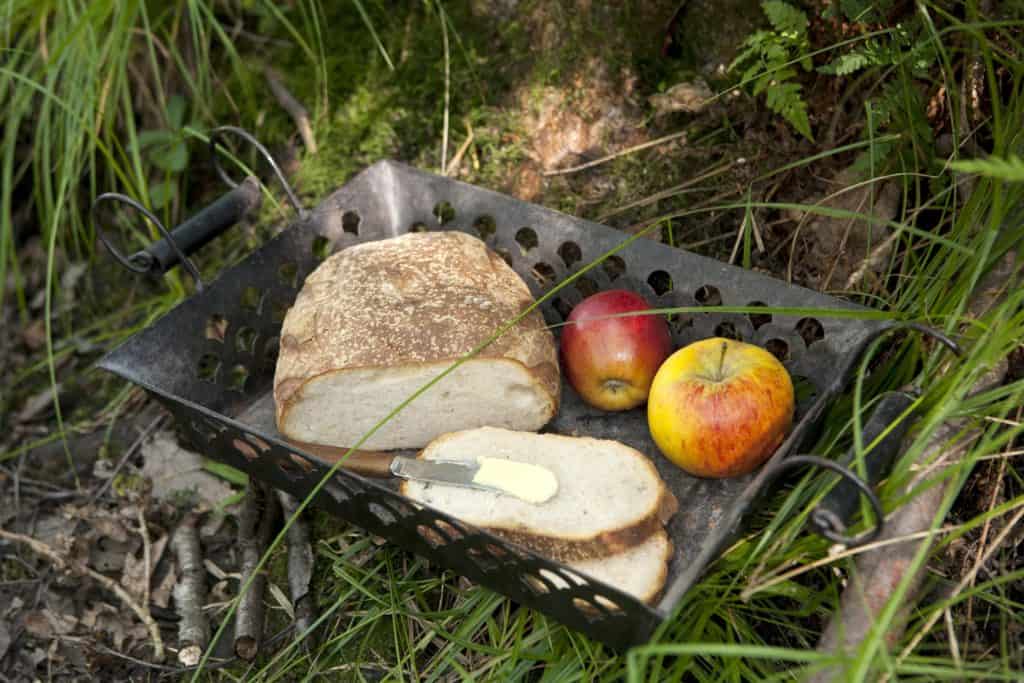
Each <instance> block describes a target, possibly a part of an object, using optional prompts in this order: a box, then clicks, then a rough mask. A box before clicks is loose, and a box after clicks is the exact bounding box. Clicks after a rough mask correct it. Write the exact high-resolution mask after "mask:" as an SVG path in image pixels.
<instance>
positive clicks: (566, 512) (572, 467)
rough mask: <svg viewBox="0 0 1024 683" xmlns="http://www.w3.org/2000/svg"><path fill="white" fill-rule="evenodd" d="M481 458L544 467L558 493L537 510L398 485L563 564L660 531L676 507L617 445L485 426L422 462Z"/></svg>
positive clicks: (443, 444)
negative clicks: (554, 481)
mask: <svg viewBox="0 0 1024 683" xmlns="http://www.w3.org/2000/svg"><path fill="white" fill-rule="evenodd" d="M480 456H485V457H490V458H502V459H507V460H515V461H518V462H526V463H532V464H534V465H541V466H543V467H546V468H548V469H549V470H551V472H552V473H554V475H555V478H556V479H557V480H558V493H556V494H555V496H554V497H553V498H551V499H550V500H548V501H547V502H545V503H542V504H539V505H537V504H533V503H528V502H526V501H524V500H520V499H518V498H515V497H513V496H508V495H502V494H495V493H494V492H493V491H484V490H476V489H468V488H461V487H457V486H449V485H444V484H432V483H426V482H422V481H403V482H402V484H401V489H400V490H401V492H402V493H403V494H404V495H405V496H407V497H409V498H411V499H412V500H414V501H416V502H419V503H425V504H427V505H431V506H433V507H435V508H437V509H439V510H442V511H444V512H446V513H448V514H450V515H452V516H453V517H456V518H458V519H460V520H462V521H464V522H467V523H469V524H473V525H475V526H478V527H482V528H484V529H487V530H488V531H491V532H492V533H494V534H496V535H498V536H501V537H502V538H505V539H508V540H509V541H512V542H513V543H517V544H519V545H521V546H523V547H526V548H530V549H531V550H533V551H535V552H537V553H539V554H541V555H545V556H546V557H550V558H551V559H554V560H558V561H560V562H569V563H572V562H578V561H580V560H587V559H593V558H598V557H607V556H609V555H614V554H616V553H620V552H622V551H624V550H627V549H629V548H632V547H634V546H637V545H640V544H641V543H643V542H644V541H646V540H647V539H649V538H650V537H651V536H652V535H654V534H655V533H657V532H659V531H661V530H662V525H663V524H664V522H666V521H667V520H668V519H669V517H671V516H672V515H673V514H674V513H675V511H676V508H677V507H678V503H677V502H676V499H675V497H674V496H673V495H672V492H671V491H669V489H668V488H667V487H666V486H665V483H664V482H663V481H662V479H661V477H660V476H659V475H658V471H657V470H656V469H655V468H654V465H652V464H651V462H650V460H648V459H647V457H646V456H644V455H643V454H642V453H640V452H639V451H637V450H634V449H632V448H630V447H629V446H626V445H624V444H621V443H619V442H617V441H611V440H607V439H592V438H589V437H572V436H560V435H556V434H533V433H529V432H515V431H509V430H506V429H497V428H492V427H483V428H480V429H472V430H467V431H462V432H456V433H453V434H446V435H444V436H442V437H440V438H438V439H436V440H435V441H433V442H432V443H431V444H430V445H429V446H427V447H426V448H425V449H423V451H422V452H421V453H420V455H419V457H420V458H425V459H427V460H456V461H458V460H468V461H470V462H476V458H478V457H480Z"/></svg>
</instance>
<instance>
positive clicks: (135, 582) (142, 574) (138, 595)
mask: <svg viewBox="0 0 1024 683" xmlns="http://www.w3.org/2000/svg"><path fill="white" fill-rule="evenodd" d="M167 541H168V536H167V535H166V534H165V535H163V536H161V537H160V538H159V539H157V541H156V542H155V543H153V544H152V545H151V546H150V566H149V567H148V568H147V567H146V562H145V552H144V551H143V550H139V553H138V557H136V556H135V555H131V554H129V555H126V556H125V558H124V574H123V575H122V576H121V585H122V586H124V587H125V589H126V590H127V591H128V592H129V593H130V594H131V596H132V597H133V598H135V599H136V600H141V599H142V598H143V596H145V594H146V588H147V587H148V586H149V581H150V578H151V577H152V576H153V569H154V568H155V567H156V565H157V563H158V562H159V561H160V558H161V556H163V554H164V549H165V548H166V547H167Z"/></svg>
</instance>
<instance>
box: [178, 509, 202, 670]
mask: <svg viewBox="0 0 1024 683" xmlns="http://www.w3.org/2000/svg"><path fill="white" fill-rule="evenodd" d="M197 522H198V518H197V515H195V514H190V515H188V516H187V517H186V518H185V519H184V520H183V521H182V522H181V524H179V525H178V528H177V529H176V530H175V532H174V538H173V540H172V541H171V545H172V547H173V548H174V556H175V558H177V561H178V571H180V572H181V580H180V581H179V582H178V584H177V585H176V586H175V587H174V604H175V605H176V606H177V608H178V615H179V616H180V617H181V621H180V622H179V623H178V661H179V662H181V663H182V664H183V665H185V666H195V665H196V664H198V663H199V660H200V658H202V656H203V650H205V649H206V644H207V643H208V642H209V641H210V622H209V620H207V618H206V615H205V614H204V613H203V605H204V604H205V603H206V568H205V567H204V566H203V553H202V549H201V548H200V545H199V531H198V529H197V528H196V524H197Z"/></svg>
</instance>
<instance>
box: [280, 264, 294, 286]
mask: <svg viewBox="0 0 1024 683" xmlns="http://www.w3.org/2000/svg"><path fill="white" fill-rule="evenodd" d="M277 279H278V282H280V283H281V284H282V285H284V286H285V287H289V288H291V289H295V288H296V287H298V286H299V267H298V266H297V265H295V264H294V263H292V262H291V261H288V262H286V263H282V264H281V265H280V267H278V269H277Z"/></svg>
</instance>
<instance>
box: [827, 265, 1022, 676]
mask: <svg viewBox="0 0 1024 683" xmlns="http://www.w3.org/2000/svg"><path fill="white" fill-rule="evenodd" d="M1015 260H1016V255H1015V254H1014V253H1010V254H1008V255H1007V256H1006V257H1005V258H1004V259H1003V261H1002V262H1001V263H1000V264H998V265H997V266H996V267H994V268H993V269H992V271H991V272H990V273H989V274H988V276H987V277H985V278H983V279H982V281H981V282H980V283H979V285H978V288H977V289H976V290H975V293H974V295H972V297H971V302H970V303H969V305H968V310H969V313H970V314H971V315H973V316H975V317H979V316H980V315H981V314H982V313H984V312H985V311H986V310H988V308H989V307H990V306H991V305H992V304H993V302H994V301H995V300H996V299H997V298H998V297H1000V296H1001V295H1002V294H1003V292H1005V291H1006V289H1007V287H1008V286H1009V285H1010V280H1011V278H1012V277H1013V275H1014V273H1015V269H1014V263H1015ZM1006 370H1007V361H1006V359H1003V360H1002V361H1000V362H999V363H998V364H996V366H995V367H993V368H992V369H990V370H989V371H988V372H987V373H985V374H984V375H983V376H982V377H980V378H979V379H978V380H977V381H976V382H975V383H974V386H972V387H971V390H970V393H971V394H978V393H982V392H985V391H987V390H989V389H992V388H994V387H996V386H998V385H999V384H1000V383H1001V382H1002V380H1003V378H1004V377H1005V375H1006ZM978 429H979V428H974V429H969V428H968V423H967V420H966V419H952V420H947V421H946V422H945V423H943V424H942V425H940V426H939V427H938V428H937V429H936V430H935V432H934V434H933V435H932V436H931V438H930V439H929V441H928V444H927V446H926V447H925V448H924V450H923V451H922V453H921V456H920V458H919V459H918V462H919V463H921V464H925V463H933V462H939V463H941V468H942V469H946V468H950V467H955V466H957V465H958V464H959V463H960V462H961V461H962V460H963V458H964V457H965V456H966V455H967V454H968V453H969V452H970V450H971V447H972V444H973V442H974V441H975V439H976V438H977V436H978ZM951 443H952V445H950V444H951ZM931 470H932V468H931V467H923V468H922V470H921V471H919V472H917V474H916V475H915V476H914V477H913V478H912V479H911V481H910V482H909V483H908V485H907V487H906V489H905V491H904V493H908V492H910V491H913V490H915V489H917V488H918V487H920V485H921V484H922V483H923V482H924V481H925V480H926V479H928V478H929V476H930V475H929V473H930V472H931ZM954 480H955V479H954V478H949V479H948V480H946V481H945V482H943V483H941V484H938V485H935V486H928V487H925V488H924V490H923V491H920V492H919V493H918V494H917V495H914V496H913V497H912V498H911V499H910V500H909V501H908V502H907V503H906V504H904V505H903V506H902V507H900V508H899V509H897V510H896V511H895V512H894V513H893V514H892V515H891V516H890V518H889V519H887V520H886V523H885V531H884V532H883V533H882V536H881V537H880V539H879V540H880V541H885V540H887V539H890V538H897V537H905V536H911V535H914V534H920V533H921V532H923V531H927V530H929V529H930V528H931V525H932V520H933V519H934V518H935V515H936V513H937V512H938V510H939V508H940V506H941V505H942V501H943V499H944V498H945V496H946V493H947V492H948V486H950V485H951V482H952V481H954ZM1015 521H1016V520H1014V522H1011V523H1010V524H1008V525H1007V528H1010V527H1012V526H1013V524H1014V523H1015ZM930 539H931V534H926V535H925V537H924V538H921V539H920V540H917V541H906V542H904V543H899V544H896V545H893V546H889V547H886V548H885V550H884V551H883V550H873V551H871V552H867V553H863V554H861V555H860V556H859V557H858V559H857V564H856V570H855V571H854V572H853V573H852V575H851V577H850V583H849V585H848V586H847V588H846V589H845V590H844V591H843V595H842V598H841V600H840V605H839V609H838V610H837V612H836V614H835V615H834V616H833V617H832V620H831V621H830V622H829V624H828V627H827V628H826V629H825V632H824V633H823V634H822V636H821V640H820V641H819V642H818V647H817V649H818V651H820V652H834V651H836V650H844V651H850V650H852V649H854V648H855V647H856V646H857V645H858V644H859V643H860V642H861V641H863V640H864V638H865V637H867V635H868V633H870V631H871V629H872V628H874V626H875V621H876V618H877V617H878V615H879V613H880V612H881V611H882V610H883V609H884V608H885V606H886V604H887V603H888V602H889V600H890V598H891V597H892V595H893V593H894V592H895V591H896V589H897V587H898V586H899V585H900V583H901V582H902V581H903V579H904V577H905V576H906V573H907V571H908V570H909V569H910V566H911V565H912V563H913V559H914V557H915V555H916V554H917V552H918V550H919V548H920V544H921V543H928V542H929V540H930ZM922 579H923V572H918V573H917V574H916V575H915V576H913V577H912V578H911V580H910V583H909V586H908V589H907V592H906V595H908V596H912V595H914V594H915V593H916V592H917V589H918V588H919V586H920V583H921V580H922ZM908 611H909V603H908V605H907V606H906V607H905V608H904V612H903V613H902V614H901V615H900V617H899V618H898V619H897V620H896V621H895V622H894V623H893V625H892V626H891V627H890V628H889V630H888V632H886V634H885V642H886V643H887V644H888V645H889V646H890V647H891V646H893V645H894V644H895V643H896V642H897V641H898V640H899V639H900V637H901V636H902V634H903V630H904V629H905V628H906V621H907V619H906V617H907V612H908ZM929 628H930V627H929ZM837 675H838V672H837V671H836V670H835V669H825V670H822V671H819V672H817V673H816V674H815V675H814V676H812V677H811V678H810V679H809V680H810V681H812V682H822V681H830V680H833V679H834V678H835V677H836V676H837Z"/></svg>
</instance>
